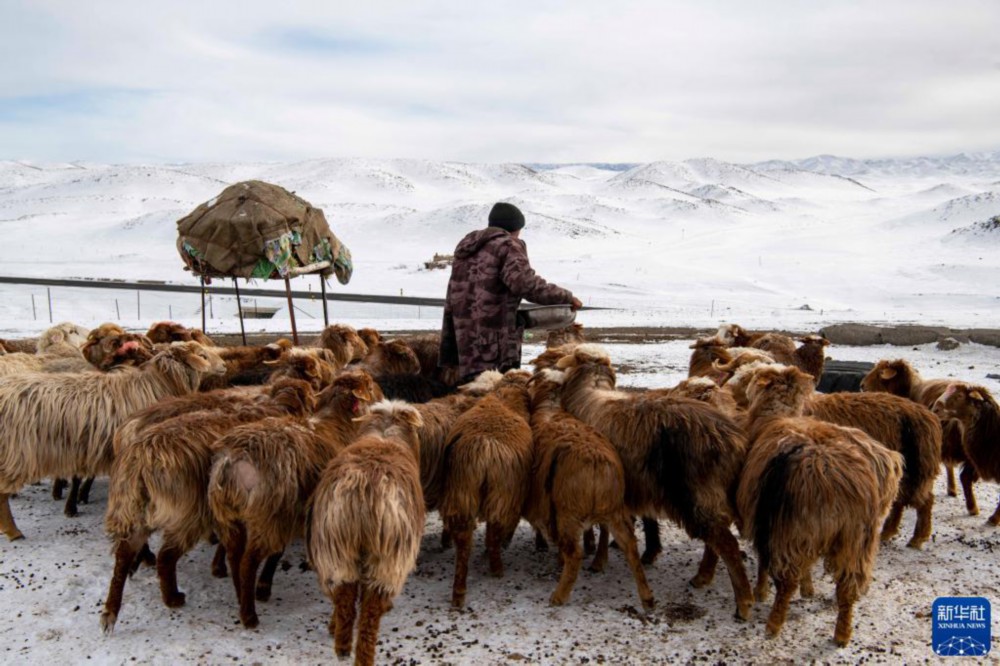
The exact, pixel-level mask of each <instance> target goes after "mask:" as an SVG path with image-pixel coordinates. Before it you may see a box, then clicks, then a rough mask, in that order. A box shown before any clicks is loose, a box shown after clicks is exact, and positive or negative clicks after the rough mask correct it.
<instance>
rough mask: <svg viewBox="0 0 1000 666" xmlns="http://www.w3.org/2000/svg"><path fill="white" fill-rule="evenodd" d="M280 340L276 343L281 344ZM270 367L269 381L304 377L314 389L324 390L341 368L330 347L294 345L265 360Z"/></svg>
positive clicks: (265, 363)
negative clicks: (319, 347)
mask: <svg viewBox="0 0 1000 666" xmlns="http://www.w3.org/2000/svg"><path fill="white" fill-rule="evenodd" d="M281 343H282V341H281V340H279V341H278V343H276V344H279V345H280V344H281ZM264 365H265V366H266V367H267V368H268V371H269V373H270V374H269V375H268V376H267V381H268V383H274V382H276V381H278V380H280V379H303V380H305V381H307V382H309V384H310V385H311V386H312V388H313V390H314V391H317V392H318V391H322V390H323V389H325V388H326V387H327V386H329V385H330V384H332V383H333V380H334V379H335V378H336V376H337V372H338V371H339V368H338V367H337V365H336V360H335V357H334V355H333V353H332V352H330V351H329V350H328V349H317V348H309V347H293V348H290V349H288V350H287V351H286V352H285V353H283V354H282V355H281V356H279V357H278V358H276V359H274V360H272V361H264Z"/></svg>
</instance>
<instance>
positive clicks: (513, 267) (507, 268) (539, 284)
mask: <svg viewBox="0 0 1000 666" xmlns="http://www.w3.org/2000/svg"><path fill="white" fill-rule="evenodd" d="M500 276H501V278H502V279H503V283H504V284H505V285H507V288H508V289H510V291H511V293H512V294H514V295H515V296H519V297H521V298H523V299H525V300H528V301H531V302H532V303H538V304H539V305H559V304H562V303H567V304H568V303H572V302H573V294H572V292H570V291H569V290H568V289H563V288H562V287H560V286H557V285H554V284H552V283H550V282H546V281H545V280H543V279H542V278H541V277H539V275H538V274H537V273H535V271H534V269H532V268H531V264H529V263H528V253H527V251H526V250H525V249H524V246H523V245H522V244H521V243H518V242H513V243H510V244H509V245H508V252H507V257H506V259H505V260H504V263H503V268H502V269H501V272H500Z"/></svg>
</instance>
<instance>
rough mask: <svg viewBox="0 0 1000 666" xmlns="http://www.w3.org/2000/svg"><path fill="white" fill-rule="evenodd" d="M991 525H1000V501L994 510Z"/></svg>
mask: <svg viewBox="0 0 1000 666" xmlns="http://www.w3.org/2000/svg"><path fill="white" fill-rule="evenodd" d="M989 523H990V525H993V526H996V525H1000V502H997V510H996V511H994V512H993V515H992V516H990V520H989Z"/></svg>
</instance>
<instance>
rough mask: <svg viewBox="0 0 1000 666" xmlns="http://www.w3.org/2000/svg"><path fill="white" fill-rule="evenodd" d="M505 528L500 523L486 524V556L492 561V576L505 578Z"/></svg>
mask: <svg viewBox="0 0 1000 666" xmlns="http://www.w3.org/2000/svg"><path fill="white" fill-rule="evenodd" d="M502 546H503V526H502V525H501V524H500V523H494V522H488V523H486V555H487V556H488V557H489V560H490V575H491V576H494V577H496V578H503V557H502V553H501V550H502Z"/></svg>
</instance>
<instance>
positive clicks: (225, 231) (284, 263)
mask: <svg viewBox="0 0 1000 666" xmlns="http://www.w3.org/2000/svg"><path fill="white" fill-rule="evenodd" d="M177 251H178V252H179V253H180V255H181V259H183V260H184V264H185V267H186V270H190V271H191V272H192V273H194V274H195V275H197V276H198V277H199V278H200V279H201V284H202V290H201V306H202V307H201V326H202V329H203V330H204V328H205V285H207V284H210V283H211V281H212V279H213V278H232V280H233V284H234V285H236V302H237V304H238V307H239V311H240V332H241V333H242V334H243V340H244V343H245V342H246V332H245V330H244V326H243V305H242V303H241V302H240V297H239V285H238V283H237V282H236V280H237V278H243V279H245V280H253V279H260V280H276V279H280V280H284V282H285V295H286V296H287V298H288V314H289V317H290V318H291V325H292V338H293V341H294V342H295V344H298V330H297V328H296V325H295V309H294V306H293V304H292V293H291V285H290V282H289V280H290V279H291V278H293V277H297V276H299V275H307V274H318V275H319V277H320V291H321V293H322V295H323V322H324V324H325V325H329V323H330V322H329V314H328V312H327V303H326V279H327V278H328V277H329V276H330V275H336V276H337V280H338V281H339V282H340V283H341V284H347V282H348V281H349V280H350V279H351V272H352V270H353V264H352V262H351V253H350V250H348V249H347V246H345V245H344V244H343V243H341V242H340V241H339V240H338V239H337V237H336V236H334V235H333V232H332V231H330V226H329V225H328V224H327V222H326V217H325V216H324V215H323V211H322V210H320V209H319V208H314V207H313V206H312V205H311V204H310V203H309V202H308V201H306V200H304V199H302V198H300V197H298V196H296V195H295V194H294V193H293V192H289V191H288V190H286V189H285V188H283V187H280V186H278V185H273V184H271V183H265V182H263V181H260V180H248V181H245V182H242V183H236V184H235V185H230V186H229V187H227V188H226V189H224V190H223V191H222V192H221V193H220V194H219V196H217V197H215V198H214V199H212V200H210V201H206V202H205V203H203V204H201V205H200V206H198V207H197V208H195V209H194V210H193V211H191V212H190V213H189V214H188V215H186V216H185V217H183V218H181V219H180V220H178V221H177Z"/></svg>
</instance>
